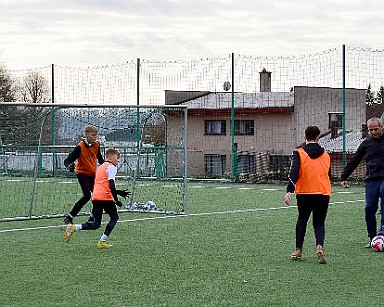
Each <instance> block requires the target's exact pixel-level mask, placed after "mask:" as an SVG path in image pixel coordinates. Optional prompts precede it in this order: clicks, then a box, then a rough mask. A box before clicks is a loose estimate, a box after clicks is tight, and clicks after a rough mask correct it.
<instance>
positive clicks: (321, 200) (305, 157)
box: [284, 126, 331, 264]
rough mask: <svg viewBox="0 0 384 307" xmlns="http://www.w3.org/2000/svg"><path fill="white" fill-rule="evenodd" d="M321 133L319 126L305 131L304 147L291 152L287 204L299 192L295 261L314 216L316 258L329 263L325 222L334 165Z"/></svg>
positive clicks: (285, 200)
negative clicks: (322, 140)
mask: <svg viewBox="0 0 384 307" xmlns="http://www.w3.org/2000/svg"><path fill="white" fill-rule="evenodd" d="M319 139H320V130H319V128H318V127H316V126H308V127H307V128H306V129H305V145H303V146H301V147H299V148H298V149H296V150H294V151H293V153H292V161H291V168H290V171H289V182H288V185H287V193H286V194H285V196H284V202H285V203H286V204H287V205H290V203H291V197H292V194H293V193H296V200H297V209H298V218H297V222H296V250H295V251H294V252H293V253H292V254H291V258H292V259H293V260H298V259H301V255H302V252H303V244H304V237H305V233H306V231H307V223H308V220H309V217H310V215H311V214H312V220H313V228H314V232H315V239H316V255H317V257H318V261H319V263H320V264H324V263H326V258H325V253H324V248H323V246H324V238H325V219H326V216H327V212H328V205H329V199H330V197H331V180H330V175H331V162H330V157H329V155H328V153H327V152H326V151H325V149H324V148H322V147H321V146H320V145H319V144H318V141H319Z"/></svg>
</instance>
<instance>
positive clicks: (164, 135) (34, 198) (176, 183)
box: [0, 103, 188, 221]
mask: <svg viewBox="0 0 384 307" xmlns="http://www.w3.org/2000/svg"><path fill="white" fill-rule="evenodd" d="M185 112H186V108H185V107H182V106H121V105H119V106H110V105H109V106H107V105H102V106H100V105H87V106H80V105H65V104H61V105H58V104H41V103H37V104H30V103H27V104H26V103H0V115H1V119H2V120H1V123H0V174H1V176H0V198H1V199H2V203H3V204H4V205H2V206H1V207H0V221H5V220H13V219H33V218H42V217H61V216H63V215H64V214H65V213H68V212H69V211H70V209H71V208H72V206H73V205H74V203H75V202H76V201H77V200H78V199H79V198H80V197H81V195H82V192H81V189H80V186H79V184H78V182H77V178H76V175H75V174H74V173H72V172H69V171H68V170H66V168H65V167H64V163H63V162H64V159H65V158H66V157H67V156H68V154H69V153H70V152H71V151H72V150H73V149H74V147H75V146H76V145H77V144H78V143H79V142H81V141H82V139H83V137H84V128H85V126H87V125H93V126H95V127H96V128H97V130H98V137H97V139H98V141H99V142H100V145H101V153H102V155H103V157H105V155H104V153H105V150H106V149H107V148H109V147H114V148H116V149H118V150H119V151H120V153H121V157H120V161H119V164H118V165H117V167H118V173H117V177H116V186H117V188H118V189H128V190H130V191H131V192H132V195H131V197H130V198H129V200H126V201H124V202H123V207H122V209H121V210H123V211H124V210H125V211H146V212H147V211H148V212H158V213H167V214H179V213H187V211H188V210H187V204H186V193H187V177H186V163H185V161H186V149H185V148H186V146H185V138H186V137H185V136H186V124H185V119H186V116H185ZM121 200H123V199H121ZM90 210H91V202H89V203H88V204H87V205H86V206H85V207H83V212H81V214H88V212H89V211H90Z"/></svg>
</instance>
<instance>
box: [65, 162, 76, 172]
mask: <svg viewBox="0 0 384 307" xmlns="http://www.w3.org/2000/svg"><path fill="white" fill-rule="evenodd" d="M67 170H69V171H70V172H71V173H73V172H74V171H75V163H71V164H69V165H68V166H67Z"/></svg>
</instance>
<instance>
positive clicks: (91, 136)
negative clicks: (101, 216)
mask: <svg viewBox="0 0 384 307" xmlns="http://www.w3.org/2000/svg"><path fill="white" fill-rule="evenodd" d="M75 162H76V163H75ZM97 162H99V165H101V164H103V163H104V159H103V157H102V155H101V152H100V143H99V142H98V141H97V129H96V127H94V126H92V125H88V126H86V127H85V138H84V139H83V140H82V141H81V142H80V143H79V144H77V146H76V147H75V148H74V149H73V150H72V152H71V153H70V154H69V155H68V157H67V158H66V159H65V160H64V166H65V167H66V168H67V169H68V170H69V171H71V172H75V173H76V177H77V180H78V182H79V184H80V187H81V191H82V192H83V196H82V197H81V198H80V199H79V200H78V201H77V202H76V203H75V204H74V206H73V208H72V210H71V211H70V212H69V213H68V214H67V215H65V217H64V221H63V222H64V224H72V223H73V218H74V217H75V216H76V215H78V214H79V212H80V210H81V209H82V208H83V207H84V205H85V204H86V203H87V202H88V201H89V200H90V199H91V197H92V194H91V193H92V191H93V185H94V183H95V174H96V167H97ZM91 218H92V217H91Z"/></svg>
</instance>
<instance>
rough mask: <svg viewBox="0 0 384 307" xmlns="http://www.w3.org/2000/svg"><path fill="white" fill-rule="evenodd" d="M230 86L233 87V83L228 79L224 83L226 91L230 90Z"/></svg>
mask: <svg viewBox="0 0 384 307" xmlns="http://www.w3.org/2000/svg"><path fill="white" fill-rule="evenodd" d="M230 88H231V83H229V82H228V81H225V82H224V84H223V89H224V91H226V92H228V91H229V89H230Z"/></svg>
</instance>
